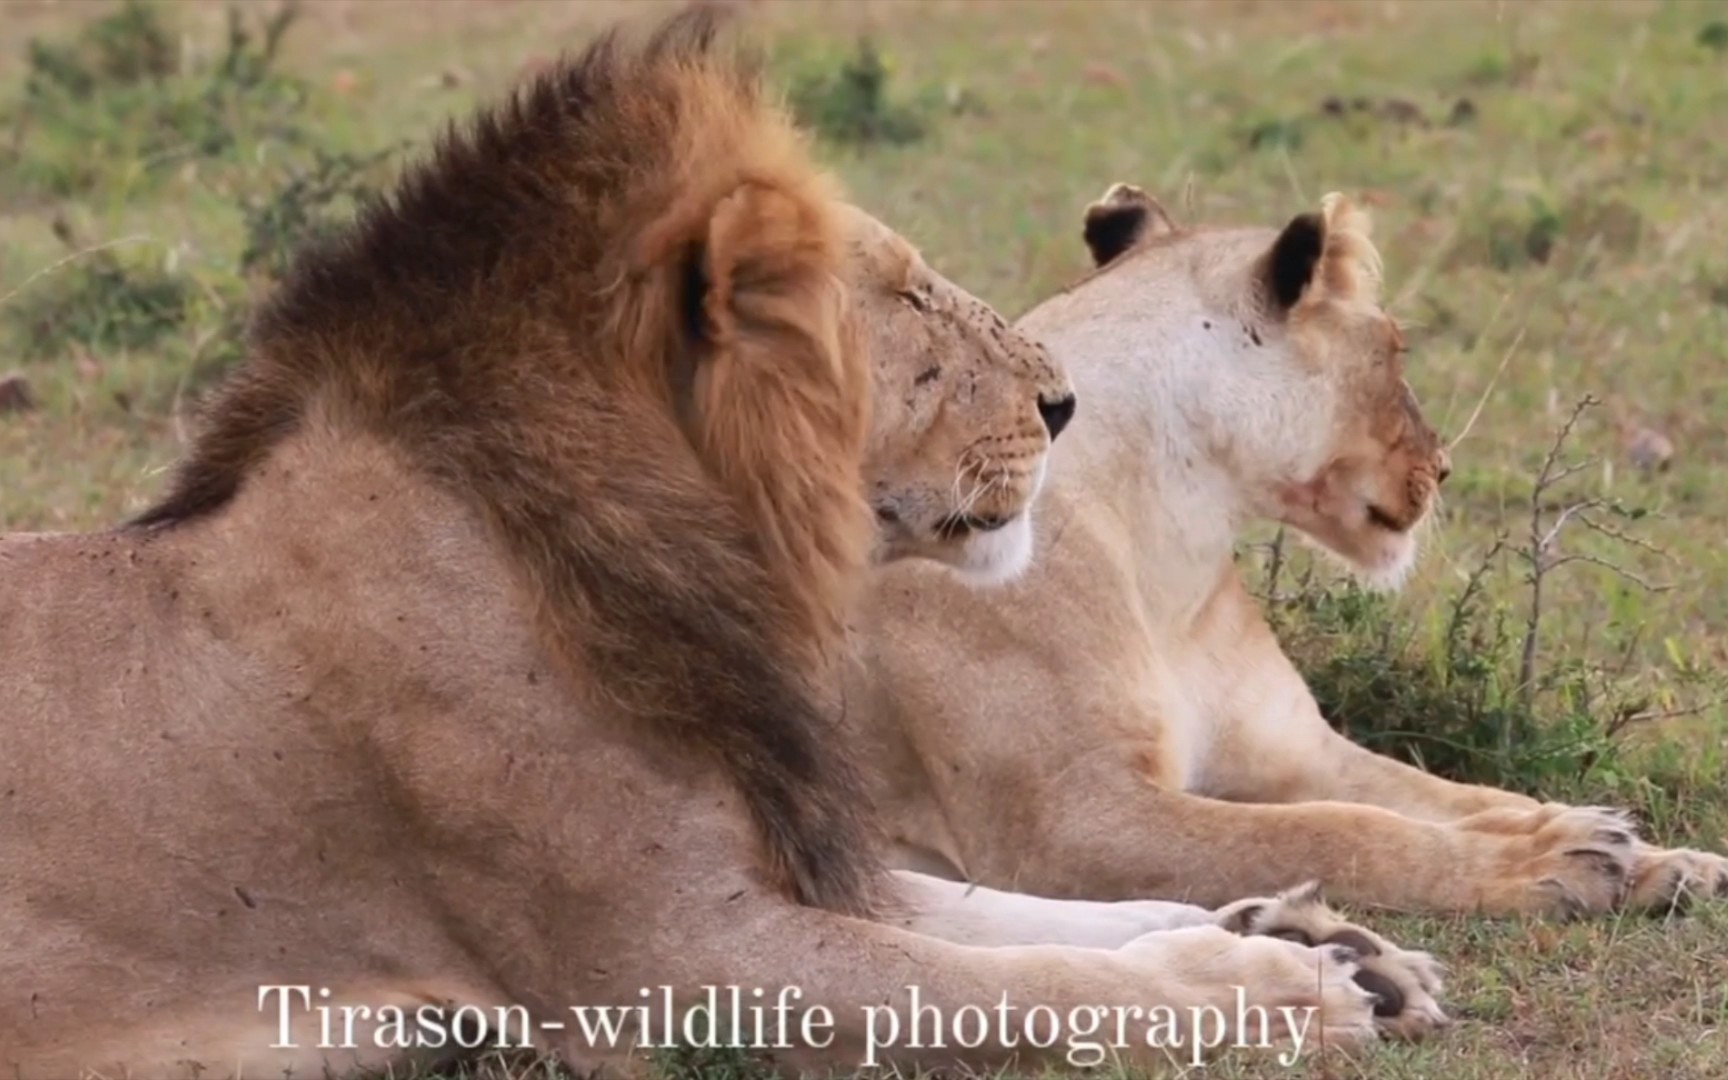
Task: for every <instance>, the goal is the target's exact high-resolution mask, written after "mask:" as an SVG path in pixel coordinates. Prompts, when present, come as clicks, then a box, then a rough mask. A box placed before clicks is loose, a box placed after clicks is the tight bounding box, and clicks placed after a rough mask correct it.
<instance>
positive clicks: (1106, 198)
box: [1083, 184, 1175, 266]
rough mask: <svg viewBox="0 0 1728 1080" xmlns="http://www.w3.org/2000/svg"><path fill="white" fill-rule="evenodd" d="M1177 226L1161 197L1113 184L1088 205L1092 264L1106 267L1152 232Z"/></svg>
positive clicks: (1088, 247)
mask: <svg viewBox="0 0 1728 1080" xmlns="http://www.w3.org/2000/svg"><path fill="white" fill-rule="evenodd" d="M1174 227H1175V226H1174V225H1172V224H1171V222H1170V217H1169V215H1167V214H1165V213H1164V208H1163V207H1162V206H1159V205H1158V200H1156V199H1154V198H1153V197H1152V196H1150V195H1148V194H1146V193H1145V192H1144V191H1141V190H1140V189H1139V188H1137V187H1135V186H1134V185H1133V184H1112V185H1111V186H1110V190H1108V191H1106V192H1105V193H1104V195H1103V197H1102V198H1100V199H1099V200H1098V201H1097V202H1095V203H1093V204H1092V205H1091V206H1088V207H1087V208H1086V221H1085V228H1084V230H1083V234H1084V236H1085V238H1086V247H1087V249H1088V250H1090V251H1091V252H1092V262H1093V265H1095V266H1103V265H1104V264H1106V263H1109V262H1113V261H1115V260H1116V259H1117V258H1119V257H1121V255H1122V254H1123V253H1124V252H1126V251H1127V250H1128V249H1130V248H1132V247H1134V246H1135V245H1136V244H1138V243H1140V241H1142V240H1144V239H1145V238H1146V237H1148V236H1150V235H1152V234H1153V233H1155V232H1162V231H1167V230H1171V229H1174Z"/></svg>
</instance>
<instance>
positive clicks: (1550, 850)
mask: <svg viewBox="0 0 1728 1080" xmlns="http://www.w3.org/2000/svg"><path fill="white" fill-rule="evenodd" d="M1456 827H1457V828H1458V829H1460V830H1461V831H1463V832H1465V833H1470V834H1487V836H1485V837H1484V838H1483V839H1484V840H1489V838H1492V840H1491V842H1492V844H1493V846H1494V848H1495V849H1497V850H1495V851H1494V853H1493V862H1492V865H1490V866H1488V867H1485V868H1483V869H1484V870H1485V871H1486V872H1487V874H1488V875H1489V877H1490V881H1489V887H1488V888H1487V889H1485V890H1484V896H1483V898H1482V903H1483V906H1484V907H1486V908H1488V909H1490V910H1494V911H1504V912H1528V913H1531V914H1541V915H1556V916H1560V917H1562V918H1575V917H1577V916H1580V915H1586V914H1595V913H1601V912H1607V911H1613V910H1614V909H1616V908H1618V907H1619V906H1620V905H1621V904H1622V903H1623V902H1624V901H1625V899H1626V896H1627V891H1628V888H1629V887H1630V884H1631V882H1632V872H1633V866H1634V863H1635V858H1636V853H1637V844H1638V839H1637V830H1636V827H1635V826H1634V825H1633V824H1632V821H1631V819H1630V818H1629V817H1627V816H1626V814H1625V813H1623V812H1621V811H1619V810H1613V809H1610V808H1607V807H1601V806H1562V805H1559V804H1557V803H1550V804H1547V805H1544V806H1541V807H1538V808H1537V809H1535V810H1491V811H1488V812H1486V813H1481V814H1476V815H1473V816H1471V817H1467V818H1464V819H1462V820H1461V821H1459V822H1458V823H1457V825H1456Z"/></svg>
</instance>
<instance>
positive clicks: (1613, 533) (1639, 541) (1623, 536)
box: [1578, 514, 1674, 560]
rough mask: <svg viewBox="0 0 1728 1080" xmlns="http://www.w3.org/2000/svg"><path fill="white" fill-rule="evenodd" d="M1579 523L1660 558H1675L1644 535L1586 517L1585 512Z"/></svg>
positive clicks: (1592, 530) (1580, 515)
mask: <svg viewBox="0 0 1728 1080" xmlns="http://www.w3.org/2000/svg"><path fill="white" fill-rule="evenodd" d="M1578 524H1580V525H1582V526H1584V527H1585V528H1586V529H1589V530H1590V531H1591V532H1595V533H1599V534H1601V535H1603V536H1606V537H1608V538H1609V539H1610V540H1615V541H1618V542H1620V543H1622V544H1626V545H1628V546H1631V547H1635V548H1640V549H1642V550H1644V551H1648V552H1649V553H1650V554H1652V555H1654V556H1656V557H1657V558H1659V559H1666V560H1672V559H1673V558H1674V556H1673V554H1672V553H1670V552H1667V551H1664V550H1662V549H1661V548H1659V547H1657V546H1656V545H1655V544H1652V543H1651V542H1650V541H1648V540H1645V539H1643V538H1642V537H1638V536H1633V535H1632V534H1631V533H1629V532H1626V531H1625V530H1624V529H1620V528H1617V527H1615V526H1613V525H1608V524H1604V523H1603V522H1600V521H1597V520H1596V519H1595V518H1593V517H1586V516H1584V515H1583V514H1579V515H1578Z"/></svg>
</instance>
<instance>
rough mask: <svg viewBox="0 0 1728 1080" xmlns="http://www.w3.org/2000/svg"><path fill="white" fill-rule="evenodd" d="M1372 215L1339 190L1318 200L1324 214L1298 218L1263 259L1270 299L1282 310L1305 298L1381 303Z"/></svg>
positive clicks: (1261, 272) (1275, 241)
mask: <svg viewBox="0 0 1728 1080" xmlns="http://www.w3.org/2000/svg"><path fill="white" fill-rule="evenodd" d="M1371 231H1372V222H1371V221H1370V220H1369V217H1368V214H1367V213H1366V212H1365V211H1363V210H1362V209H1361V208H1359V207H1357V206H1356V205H1355V204H1354V203H1352V202H1351V201H1350V200H1349V199H1347V198H1345V197H1344V196H1343V195H1340V194H1338V193H1336V192H1334V193H1332V194H1330V195H1327V196H1326V197H1325V198H1324V199H1322V200H1320V212H1319V213H1317V214H1315V213H1308V214H1299V215H1297V216H1296V217H1295V218H1293V219H1292V220H1291V222H1290V224H1288V225H1286V226H1284V231H1283V232H1281V233H1279V234H1278V239H1277V240H1274V241H1273V242H1272V248H1271V250H1270V251H1268V252H1267V253H1266V255H1265V257H1264V258H1263V259H1262V261H1261V266H1260V274H1261V277H1262V279H1263V280H1264V282H1265V286H1266V292H1267V295H1268V296H1269V297H1270V298H1271V300H1272V301H1273V303H1274V304H1276V305H1277V307H1278V309H1279V310H1280V311H1288V310H1290V309H1291V308H1293V307H1295V306H1296V304H1297V303H1298V302H1299V301H1301V300H1302V299H1303V298H1305V297H1306V298H1311V299H1317V298H1319V297H1322V296H1324V297H1327V298H1331V299H1336V300H1363V301H1373V300H1376V299H1378V296H1379V290H1380V253H1379V252H1378V251H1376V250H1375V248H1374V242H1373V241H1372V240H1371V239H1370V238H1369V236H1370V233H1371Z"/></svg>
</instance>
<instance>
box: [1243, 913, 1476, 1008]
mask: <svg viewBox="0 0 1728 1080" xmlns="http://www.w3.org/2000/svg"><path fill="white" fill-rule="evenodd" d="M1217 917H1218V925H1220V926H1222V927H1224V928H1225V929H1226V930H1229V931H1231V932H1233V933H1237V934H1244V935H1249V936H1264V937H1273V938H1282V939H1284V940H1286V941H1292V942H1295V943H1296V944H1298V945H1303V946H1306V947H1309V948H1325V947H1328V946H1331V947H1341V948H1344V949H1346V950H1348V951H1349V952H1350V953H1352V954H1353V955H1354V957H1355V963H1356V965H1357V970H1356V971H1355V973H1354V974H1353V976H1352V978H1353V979H1354V980H1355V982H1356V984H1357V985H1358V986H1360V987H1362V988H1363V989H1364V990H1366V991H1368V992H1369V993H1370V994H1372V995H1373V996H1374V1017H1375V1021H1374V1022H1375V1025H1376V1027H1377V1028H1379V1030H1380V1031H1381V1033H1382V1034H1386V1035H1391V1036H1395V1037H1397V1038H1402V1039H1416V1038H1420V1037H1421V1036H1423V1035H1426V1034H1428V1033H1429V1032H1430V1031H1433V1030H1434V1029H1436V1028H1442V1027H1446V1026H1447V1025H1449V1024H1450V1023H1451V1022H1452V1021H1451V1019H1450V1018H1449V1017H1447V1015H1446V1012H1445V1010H1444V1009H1442V1008H1441V1007H1440V1003H1439V1002H1438V1001H1437V1000H1436V997H1437V996H1438V995H1439V993H1440V990H1441V988H1442V985H1443V976H1444V968H1443V967H1442V966H1441V964H1440V962H1439V961H1438V960H1436V959H1434V957H1433V956H1431V955H1429V954H1428V953H1425V952H1418V951H1414V950H1410V949H1400V948H1399V947H1398V946H1396V945H1394V944H1392V943H1391V942H1390V941H1387V940H1386V939H1385V938H1384V937H1381V936H1380V935H1379V934H1376V933H1375V932H1374V931H1372V930H1369V929H1368V928H1367V927H1364V926H1358V925H1356V924H1354V923H1351V922H1347V921H1346V920H1345V919H1343V918H1342V917H1341V916H1339V915H1338V914H1337V913H1336V912H1334V911H1333V910H1332V909H1331V908H1329V907H1327V906H1326V904H1325V902H1324V901H1323V900H1322V899H1321V895H1320V888H1319V885H1318V884H1317V883H1314V882H1309V883H1307V884H1304V885H1300V886H1297V887H1296V888H1294V889H1288V890H1286V891H1284V892H1282V893H1280V894H1279V895H1277V896H1275V897H1272V898H1270V899H1265V898H1255V899H1250V900H1239V901H1237V902H1236V903H1234V904H1231V905H1229V906H1227V907H1224V908H1221V909H1220V910H1219V911H1218V913H1217Z"/></svg>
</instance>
